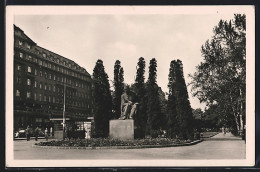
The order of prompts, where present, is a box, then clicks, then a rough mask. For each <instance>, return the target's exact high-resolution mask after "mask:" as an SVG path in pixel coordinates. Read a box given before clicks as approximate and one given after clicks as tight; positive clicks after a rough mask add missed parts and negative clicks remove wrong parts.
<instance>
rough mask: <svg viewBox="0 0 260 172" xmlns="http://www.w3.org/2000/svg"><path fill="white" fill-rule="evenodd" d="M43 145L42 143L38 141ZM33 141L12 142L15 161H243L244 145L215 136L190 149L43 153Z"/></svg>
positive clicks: (227, 138) (170, 148)
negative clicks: (34, 145)
mask: <svg viewBox="0 0 260 172" xmlns="http://www.w3.org/2000/svg"><path fill="white" fill-rule="evenodd" d="M40 141H45V140H44V139H42V140H39V141H38V142H40ZM35 142H36V141H34V140H31V141H26V140H16V141H14V159H15V160H41V159H42V160H47V159H48V160H50V159H56V160H66V159H120V160H128V159H134V160H139V159H140V160H148V159H245V157H246V144H245V141H244V140H241V138H238V137H235V136H233V135H232V134H231V133H227V134H225V135H224V134H223V133H219V134H217V135H215V136H214V137H211V138H207V139H205V140H204V141H203V142H201V143H199V144H196V145H193V146H180V147H166V148H144V149H91V150H77V149H43V148H33V147H32V145H33V144H34V143H35Z"/></svg>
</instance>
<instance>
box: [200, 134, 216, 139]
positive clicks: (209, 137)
mask: <svg viewBox="0 0 260 172" xmlns="http://www.w3.org/2000/svg"><path fill="white" fill-rule="evenodd" d="M217 134H219V133H215V134H212V135H210V136H208V137H203V136H202V138H211V137H213V136H215V135H217Z"/></svg>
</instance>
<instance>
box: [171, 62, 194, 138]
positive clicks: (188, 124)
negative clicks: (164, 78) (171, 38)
mask: <svg viewBox="0 0 260 172" xmlns="http://www.w3.org/2000/svg"><path fill="white" fill-rule="evenodd" d="M168 88H169V98H168V108H167V109H168V129H169V133H170V137H176V136H177V137H178V138H182V139H188V138H192V137H193V116H192V109H191V106H190V101H189V97H188V92H187V87H186V84H185V80H184V76H183V65H182V62H181V61H180V60H177V61H175V60H174V61H172V62H171V65H170V71H169V84H168Z"/></svg>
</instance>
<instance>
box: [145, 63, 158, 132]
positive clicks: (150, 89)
mask: <svg viewBox="0 0 260 172" xmlns="http://www.w3.org/2000/svg"><path fill="white" fill-rule="evenodd" d="M156 68H157V61H156V59H155V58H153V59H151V60H150V66H149V78H148V81H147V127H146V132H147V134H150V135H151V136H152V137H154V136H156V133H158V130H159V129H161V128H162V126H161V124H162V123H161V120H162V119H161V117H162V113H161V104H160V100H159V92H158V85H157V81H156V78H157V73H156V72H157V69H156Z"/></svg>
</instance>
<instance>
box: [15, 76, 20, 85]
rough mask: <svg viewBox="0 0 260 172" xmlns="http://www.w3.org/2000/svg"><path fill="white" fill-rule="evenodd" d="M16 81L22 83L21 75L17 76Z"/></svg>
mask: <svg viewBox="0 0 260 172" xmlns="http://www.w3.org/2000/svg"><path fill="white" fill-rule="evenodd" d="M16 83H17V84H21V77H19V76H17V78H16Z"/></svg>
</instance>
